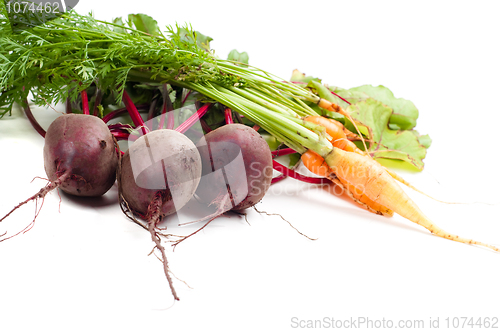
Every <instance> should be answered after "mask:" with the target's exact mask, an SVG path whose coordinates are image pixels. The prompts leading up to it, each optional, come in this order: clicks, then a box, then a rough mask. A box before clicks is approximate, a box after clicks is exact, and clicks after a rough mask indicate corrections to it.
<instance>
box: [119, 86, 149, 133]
mask: <svg viewBox="0 0 500 332" xmlns="http://www.w3.org/2000/svg"><path fill="white" fill-rule="evenodd" d="M123 102H124V103H125V107H126V108H127V111H128V114H129V115H130V117H131V118H132V122H133V123H134V125H135V126H136V127H140V128H141V130H142V133H143V135H146V134H147V133H148V129H147V127H146V126H145V125H144V120H143V119H142V117H141V115H140V114H139V111H138V110H137V107H135V105H134V103H133V102H132V99H130V96H129V95H128V93H127V91H123Z"/></svg>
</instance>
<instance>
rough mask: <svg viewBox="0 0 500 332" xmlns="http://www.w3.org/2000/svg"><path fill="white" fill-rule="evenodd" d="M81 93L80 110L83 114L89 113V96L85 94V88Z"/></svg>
mask: <svg viewBox="0 0 500 332" xmlns="http://www.w3.org/2000/svg"><path fill="white" fill-rule="evenodd" d="M81 95H82V111H83V114H86V115H90V109H89V97H88V96H87V90H83V91H82V92H81Z"/></svg>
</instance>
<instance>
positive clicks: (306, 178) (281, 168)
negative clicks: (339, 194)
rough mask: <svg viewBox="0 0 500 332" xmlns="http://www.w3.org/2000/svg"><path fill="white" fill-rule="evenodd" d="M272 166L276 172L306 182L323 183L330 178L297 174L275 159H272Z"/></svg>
mask: <svg viewBox="0 0 500 332" xmlns="http://www.w3.org/2000/svg"><path fill="white" fill-rule="evenodd" d="M273 168H274V169H275V170H277V171H278V172H281V173H283V174H284V175H286V176H289V177H291V178H294V179H295V180H299V181H303V182H307V183H314V184H323V183H329V182H330V180H328V179H327V178H313V177H309V176H305V175H302V174H299V173H297V172H295V171H294V170H291V169H289V168H288V167H285V166H283V165H282V164H280V163H278V162H277V161H275V160H273Z"/></svg>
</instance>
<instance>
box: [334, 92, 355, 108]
mask: <svg viewBox="0 0 500 332" xmlns="http://www.w3.org/2000/svg"><path fill="white" fill-rule="evenodd" d="M330 92H331V93H332V95H335V96H337V97H339V98H340V99H342V100H343V101H345V102H346V103H347V104H349V105H351V103H350V102H348V101H347V100H345V99H344V98H342V97H341V96H339V95H338V94H336V93H335V92H333V91H330Z"/></svg>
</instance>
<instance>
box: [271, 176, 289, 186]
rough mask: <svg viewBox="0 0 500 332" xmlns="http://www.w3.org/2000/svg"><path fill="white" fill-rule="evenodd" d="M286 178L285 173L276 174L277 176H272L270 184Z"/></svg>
mask: <svg viewBox="0 0 500 332" xmlns="http://www.w3.org/2000/svg"><path fill="white" fill-rule="evenodd" d="M286 178H287V176H286V175H284V174H281V175H278V176H276V177H274V178H273V179H272V180H271V184H275V183H278V182H280V181H282V180H284V179H286Z"/></svg>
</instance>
